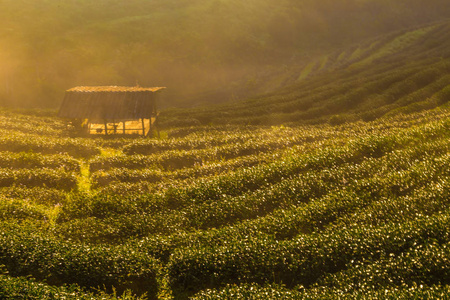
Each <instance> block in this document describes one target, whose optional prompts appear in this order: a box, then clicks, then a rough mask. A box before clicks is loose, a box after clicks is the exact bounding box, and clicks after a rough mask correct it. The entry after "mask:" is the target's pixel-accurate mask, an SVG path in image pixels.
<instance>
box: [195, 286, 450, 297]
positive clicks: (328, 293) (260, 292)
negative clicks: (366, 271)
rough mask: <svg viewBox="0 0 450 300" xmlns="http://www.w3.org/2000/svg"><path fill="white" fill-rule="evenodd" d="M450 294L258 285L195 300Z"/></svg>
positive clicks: (421, 289)
mask: <svg viewBox="0 0 450 300" xmlns="http://www.w3.org/2000/svg"><path fill="white" fill-rule="evenodd" d="M449 293H450V288H449V287H448V285H432V286H427V285H417V286H413V287H393V288H392V287H391V288H381V289H365V290H354V291H348V290H347V289H346V288H343V289H332V288H326V287H316V288H310V289H305V288H298V289H288V288H286V287H283V286H277V285H267V286H261V285H258V284H242V285H234V284H233V285H227V286H226V287H225V288H222V289H218V290H204V291H201V292H199V293H197V294H196V295H194V296H193V297H191V299H192V300H219V299H252V300H278V299H281V300H296V299H320V300H332V299H333V300H336V299H342V300H346V299H348V300H353V299H366V300H377V299H386V300H409V299H445V298H447V296H448V294H449Z"/></svg>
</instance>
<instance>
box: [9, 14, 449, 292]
mask: <svg viewBox="0 0 450 300" xmlns="http://www.w3.org/2000/svg"><path fill="white" fill-rule="evenodd" d="M449 24H450V23H448V22H447V23H439V24H433V25H430V26H428V27H425V28H421V29H414V30H412V31H408V32H402V33H395V34H392V35H390V36H387V37H386V36H385V37H380V38H379V39H377V40H375V41H370V42H368V44H365V45H361V46H360V47H359V50H358V51H356V50H355V49H354V48H349V49H345V50H343V51H342V52H341V53H336V54H333V55H334V56H333V57H334V59H333V60H330V61H329V64H328V65H326V66H325V65H324V66H323V68H322V69H321V70H320V69H317V68H316V69H314V68H309V67H307V66H306V67H305V68H308V69H306V71H308V70H309V71H311V72H310V73H308V74H307V75H305V74H304V72H306V71H305V70H303V71H301V74H295V73H291V75H292V77H296V78H295V82H291V84H290V85H289V87H286V88H284V89H282V90H280V91H278V92H276V93H272V94H270V95H264V96H261V97H260V98H255V99H250V100H247V101H242V102H239V103H236V104H234V105H231V104H230V105H228V106H214V107H212V106H211V107H205V108H195V109H189V110H188V109H184V110H181V109H177V110H175V109H173V110H170V111H165V112H163V113H162V114H161V118H162V120H161V126H162V128H163V131H162V135H161V138H160V139H156V138H154V139H150V138H131V137H123V136H116V137H114V136H113V137H111V136H109V137H100V136H95V137H87V136H78V137H75V136H73V134H72V133H71V132H70V131H67V130H66V127H65V123H64V121H63V120H59V119H58V118H56V117H54V116H53V114H52V113H47V114H46V113H39V112H27V111H11V110H6V109H4V110H1V111H0V190H1V193H0V198H1V199H0V223H1V226H0V266H1V267H0V298H2V299H3V298H5V299H8V298H10V299H119V298H120V299H188V298H192V299H197V300H199V299H302V298H304V299H414V298H416V299H422V298H427V299H443V298H445V297H447V295H448V294H449V293H450V288H449V285H450V231H449V230H448V229H449V228H450V201H449V199H450V107H449V104H448V100H449V97H450V58H449V54H450V42H449V41H450V38H449V35H450V25H449ZM436 40H437V42H436ZM352 51H353V52H352ZM332 62H333V63H332ZM309 71H308V72H309ZM302 72H303V73H302ZM302 74H303V75H302ZM294 75H295V76H294ZM299 77H301V78H299ZM187 116H188V117H187Z"/></svg>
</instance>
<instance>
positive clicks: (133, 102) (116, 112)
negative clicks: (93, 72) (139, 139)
mask: <svg viewBox="0 0 450 300" xmlns="http://www.w3.org/2000/svg"><path fill="white" fill-rule="evenodd" d="M163 89H164V87H152V88H143V87H122V86H94V87H88V86H80V87H75V88H72V89H70V90H67V91H66V94H65V97H64V101H63V103H62V105H61V108H60V110H59V113H58V115H59V117H62V118H67V119H70V120H71V123H72V124H73V125H74V126H75V127H78V128H80V129H83V130H85V131H86V132H88V133H90V134H105V135H108V134H136V133H139V134H142V135H144V136H147V135H151V133H152V131H153V128H154V126H155V125H156V124H155V122H156V118H157V117H158V111H157V106H156V104H157V103H156V101H157V99H158V97H159V93H160V91H161V90H163Z"/></svg>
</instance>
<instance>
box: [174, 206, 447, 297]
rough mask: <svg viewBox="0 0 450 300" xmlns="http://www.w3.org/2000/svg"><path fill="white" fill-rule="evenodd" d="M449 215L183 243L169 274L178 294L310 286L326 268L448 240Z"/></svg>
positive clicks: (341, 267) (339, 267)
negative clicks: (279, 238)
mask: <svg viewBox="0 0 450 300" xmlns="http://www.w3.org/2000/svg"><path fill="white" fill-rule="evenodd" d="M449 220H450V218H449V214H448V211H447V212H445V213H440V214H436V215H434V216H431V217H428V216H425V217H421V218H417V219H415V220H413V221H409V222H405V223H400V224H395V223H391V224H386V225H382V226H380V227H370V226H368V227H361V226H360V225H359V224H352V226H349V227H335V228H333V230H332V231H331V230H330V231H326V232H323V233H319V234H311V235H299V236H298V237H297V238H295V239H293V240H290V241H284V242H276V241H274V240H273V239H270V238H267V239H253V238H249V239H247V240H242V241H238V242H235V243H230V244H228V245H226V246H219V247H214V246H212V247H211V246H210V247H205V246H199V247H192V248H188V249H180V250H178V251H175V253H174V254H173V255H172V257H171V258H170V261H169V264H168V274H169V280H170V284H171V287H172V289H173V291H174V292H175V294H180V295H181V294H185V293H195V292H198V291H200V290H203V289H206V288H219V287H221V286H223V285H225V284H227V283H246V282H256V283H279V284H285V285H287V286H288V287H293V286H295V285H299V284H302V285H305V286H310V285H312V284H314V283H316V282H317V280H319V279H320V277H322V276H324V275H325V274H331V273H336V272H339V271H342V270H345V269H348V268H349V265H350V264H357V263H360V262H363V261H375V260H379V259H381V258H383V257H389V256H391V255H394V256H399V255H401V254H402V253H404V252H407V251H408V249H411V248H416V247H418V246H419V245H425V244H428V242H429V241H430V240H435V241H436V243H437V244H439V245H444V244H446V243H448V242H449V241H450V236H449V234H448V231H447V229H446V228H447V227H448V226H449ZM431 275H438V274H437V273H433V274H431ZM432 278H438V276H434V277H432ZM434 283H435V284H439V282H438V281H436V282H434Z"/></svg>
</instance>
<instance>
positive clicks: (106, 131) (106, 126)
mask: <svg viewBox="0 0 450 300" xmlns="http://www.w3.org/2000/svg"><path fill="white" fill-rule="evenodd" d="M105 135H108V122H107V121H106V119H105Z"/></svg>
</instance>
